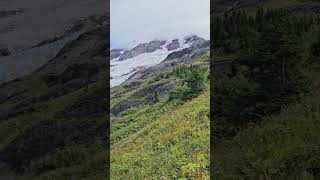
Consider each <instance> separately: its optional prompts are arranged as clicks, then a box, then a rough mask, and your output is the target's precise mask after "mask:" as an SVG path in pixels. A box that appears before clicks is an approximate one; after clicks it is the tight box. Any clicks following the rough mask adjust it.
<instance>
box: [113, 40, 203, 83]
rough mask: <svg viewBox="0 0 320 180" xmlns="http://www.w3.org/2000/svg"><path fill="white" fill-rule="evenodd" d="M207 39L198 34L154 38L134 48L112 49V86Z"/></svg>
mask: <svg viewBox="0 0 320 180" xmlns="http://www.w3.org/2000/svg"><path fill="white" fill-rule="evenodd" d="M204 41H206V40H205V39H203V38H201V37H198V36H196V35H192V36H186V37H183V38H176V39H171V40H153V41H150V42H148V43H140V44H138V45H137V46H135V47H133V48H132V49H128V50H124V49H112V50H111V51H110V59H111V61H110V65H111V68H110V72H111V80H110V86H111V87H115V86H118V85H120V84H121V83H123V82H124V81H126V80H127V79H128V78H129V77H130V76H131V75H133V74H134V73H136V72H138V71H139V70H141V69H144V68H147V67H151V66H154V65H156V64H159V63H160V62H161V61H163V60H164V59H165V58H166V57H167V56H168V55H169V54H170V53H172V52H174V51H177V50H181V49H184V48H188V47H191V46H194V45H197V44H200V43H203V42H204Z"/></svg>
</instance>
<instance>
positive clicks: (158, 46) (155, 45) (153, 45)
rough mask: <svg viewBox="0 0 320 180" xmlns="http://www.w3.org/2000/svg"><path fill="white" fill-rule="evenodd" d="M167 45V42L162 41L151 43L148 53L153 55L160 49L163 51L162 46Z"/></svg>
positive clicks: (147, 48) (148, 45)
mask: <svg viewBox="0 0 320 180" xmlns="http://www.w3.org/2000/svg"><path fill="white" fill-rule="evenodd" d="M165 43H166V41H161V40H155V41H151V42H149V43H148V44H147V46H146V52H147V53H151V52H154V51H156V50H158V49H161V46H163V45H164V44H165Z"/></svg>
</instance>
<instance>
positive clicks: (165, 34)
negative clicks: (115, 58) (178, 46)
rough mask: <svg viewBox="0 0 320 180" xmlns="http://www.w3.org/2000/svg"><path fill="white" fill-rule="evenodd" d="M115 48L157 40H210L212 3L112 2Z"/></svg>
mask: <svg viewBox="0 0 320 180" xmlns="http://www.w3.org/2000/svg"><path fill="white" fill-rule="evenodd" d="M110 11H111V12H110V15H111V17H110V19H111V27H110V29H111V48H117V47H123V48H126V47H129V46H132V45H135V44H136V43H138V42H144V41H150V40H153V39H155V38H158V39H169V38H176V37H181V36H184V35H190V34H196V35H199V36H201V37H203V38H205V39H209V37H210V0H111V6H110Z"/></svg>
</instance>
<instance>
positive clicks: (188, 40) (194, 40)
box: [184, 35, 206, 46]
mask: <svg viewBox="0 0 320 180" xmlns="http://www.w3.org/2000/svg"><path fill="white" fill-rule="evenodd" d="M205 41H206V40H205V39H203V38H201V37H199V36H196V35H191V36H187V37H185V38H184V43H185V44H190V45H191V46H195V45H199V44H202V43H204V42H205Z"/></svg>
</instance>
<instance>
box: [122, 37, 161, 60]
mask: <svg viewBox="0 0 320 180" xmlns="http://www.w3.org/2000/svg"><path fill="white" fill-rule="evenodd" d="M165 43H166V41H163V40H153V41H150V42H149V43H141V44H139V45H137V46H136V47H134V48H132V49H130V50H126V51H124V53H123V54H122V55H121V56H120V58H119V60H120V61H123V60H126V59H129V58H134V57H136V56H138V55H140V54H143V53H152V52H154V51H156V50H158V49H161V46H163V45H164V44H165Z"/></svg>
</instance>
